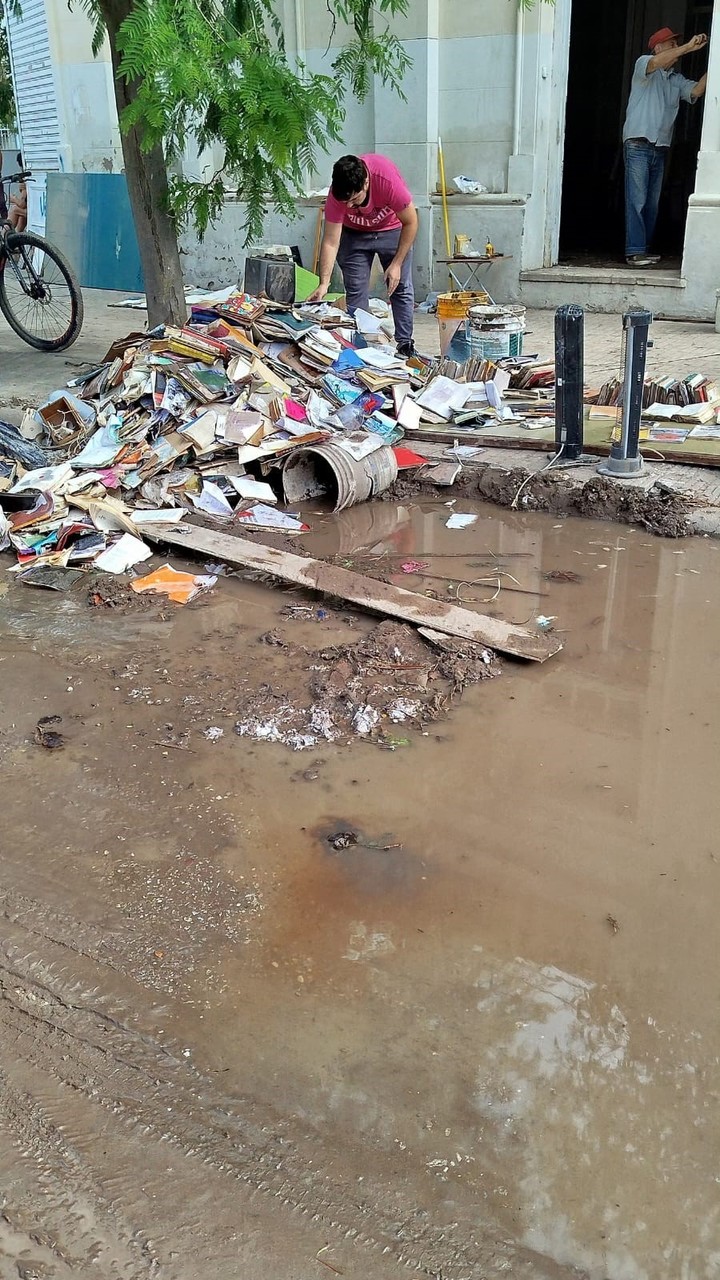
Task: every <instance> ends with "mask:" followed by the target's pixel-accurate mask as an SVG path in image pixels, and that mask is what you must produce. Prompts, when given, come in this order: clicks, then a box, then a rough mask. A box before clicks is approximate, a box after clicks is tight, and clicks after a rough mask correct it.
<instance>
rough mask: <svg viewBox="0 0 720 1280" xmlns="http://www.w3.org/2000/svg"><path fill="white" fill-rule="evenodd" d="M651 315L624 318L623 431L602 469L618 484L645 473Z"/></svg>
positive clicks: (632, 314) (634, 314)
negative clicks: (643, 433) (643, 419)
mask: <svg viewBox="0 0 720 1280" xmlns="http://www.w3.org/2000/svg"><path fill="white" fill-rule="evenodd" d="M652 319H653V318H652V312H651V311H645V310H642V311H626V312H625V315H624V316H623V330H624V333H625V381H624V383H623V392H622V427H621V432H620V439H619V440H618V441H616V442H615V444H614V445H613V446H612V448H611V450H610V457H609V458H608V460H607V462H603V463H601V464H600V466H599V467H598V471H599V472H600V474H601V475H604V476H613V477H614V478H615V479H616V480H622V479H624V478H625V479H626V478H628V477H630V476H636V475H638V474H639V473H640V472H641V471H642V466H643V460H642V454H641V453H640V417H641V414H642V407H643V405H642V402H643V389H644V386H645V361H646V360H647V351H648V347H651V346H652V342H650V341H649V339H648V333H649V330H650V325H651V324H652Z"/></svg>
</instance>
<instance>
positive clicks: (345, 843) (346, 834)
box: [327, 831, 358, 853]
mask: <svg viewBox="0 0 720 1280" xmlns="http://www.w3.org/2000/svg"><path fill="white" fill-rule="evenodd" d="M327 842H328V844H329V845H330V848H331V849H334V850H335V852H336V853H338V852H339V851H340V850H341V849H349V848H350V846H351V845H353V844H357V842H358V838H357V835H356V834H355V832H354V831H336V832H335V834H334V835H332V836H328V838H327Z"/></svg>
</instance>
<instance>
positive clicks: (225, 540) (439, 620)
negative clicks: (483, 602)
mask: <svg viewBox="0 0 720 1280" xmlns="http://www.w3.org/2000/svg"><path fill="white" fill-rule="evenodd" d="M145 536H146V537H147V538H151V537H152V538H153V539H154V540H155V541H157V542H162V543H163V544H164V545H168V546H172V547H177V548H178V550H183V551H195V552H197V553H198V554H199V555H202V556H208V557H210V558H211V559H213V560H223V561H225V562H226V563H227V564H232V565H239V566H241V567H242V568H245V569H257V570H260V571H261V572H263V573H269V574H271V575H272V576H273V577H275V578H280V579H281V580H282V581H283V582H292V583H294V584H295V585H296V586H300V587H307V588H308V589H309V590H311V591H321V592H323V594H325V595H328V596H335V597H337V598H339V599H341V600H347V601H348V603H349V604H355V605H359V606H360V607H361V608H363V609H369V610H370V611H371V612H372V613H382V614H385V615H387V617H390V618H401V619H402V620H403V621H404V622H412V623H413V624H414V625H415V626H418V627H422V626H425V627H432V628H434V630H435V631H442V632H443V633H444V634H445V635H449V636H458V637H459V638H460V639H462V640H473V641H475V642H476V643H477V644H485V645H488V646H489V648H491V649H497V651H498V652H499V653H509V654H511V655H512V656H513V657H515V658H527V659H529V660H530V661H532V662H544V661H545V659H546V658H550V657H551V656H552V655H553V654H554V653H557V652H558V650H559V649H561V648H562V644H561V643H560V641H559V640H558V639H557V637H555V636H551V635H542V634H541V633H539V632H535V631H528V630H527V628H525V627H518V626H515V625H514V624H513V623H510V622H503V621H502V619H500V618H489V617H487V616H486V615H485V614H482V613H474V612H473V610H472V609H462V608H460V607H459V606H458V605H455V604H445V603H443V601H441V600H429V599H427V598H426V597H425V596H419V595H416V594H415V592H413V591H406V590H404V588H403V587H394V586H391V585H390V584H389V583H386V582H377V581H376V579H374V578H367V577H365V576H364V575H363V574H361V573H353V572H352V571H351V570H350V569H343V568H340V567H339V566H337V565H334V564H327V563H326V562H325V561H324V560H315V559H305V558H304V557H303V556H296V555H293V554H292V552H290V551H279V550H277V549H276V548H275V547H266V546H264V545H263V544H262V543H258V542H249V541H248V540H247V539H246V538H241V537H238V536H236V535H235V534H229V533H216V532H215V531H214V530H212V529H201V528H198V527H197V526H193V525H186V526H185V527H183V528H178V529H174V530H172V531H165V530H163V531H162V532H160V531H159V530H158V531H153V533H152V534H151V533H150V530H147V532H146V533H145Z"/></svg>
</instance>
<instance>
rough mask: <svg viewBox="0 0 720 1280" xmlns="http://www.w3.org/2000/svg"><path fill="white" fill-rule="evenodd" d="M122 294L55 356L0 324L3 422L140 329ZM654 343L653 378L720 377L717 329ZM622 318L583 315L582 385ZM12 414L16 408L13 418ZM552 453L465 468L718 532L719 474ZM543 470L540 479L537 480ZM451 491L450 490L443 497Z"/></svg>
mask: <svg viewBox="0 0 720 1280" xmlns="http://www.w3.org/2000/svg"><path fill="white" fill-rule="evenodd" d="M125 296H127V295H125V294H117V293H110V292H105V291H100V290H85V291H84V301H85V324H84V326H83V331H82V333H81V335H80V337H79V339H78V341H77V342H76V343H75V345H74V346H73V347H71V348H70V349H69V350H68V351H64V352H60V353H59V354H57V355H46V354H44V353H42V352H39V351H34V350H33V349H32V348H31V347H28V346H26V345H25V343H23V342H21V341H20V339H19V338H17V337H16V336H15V334H14V333H12V332H11V330H10V329H9V328H8V327H7V325H5V324H4V322H3V323H2V324H0V416H6V417H8V418H11V419H13V418H15V419H16V418H17V416H18V415H17V410H19V409H21V408H23V407H27V406H30V407H35V406H36V405H37V404H38V403H39V402H40V401H41V400H42V399H44V398H45V397H46V396H47V395H49V393H50V392H52V391H54V390H56V389H57V388H59V387H62V386H64V385H65V383H66V382H67V381H68V380H69V379H70V378H72V377H73V376H75V375H76V374H77V373H79V372H80V371H81V369H84V368H88V367H92V366H93V365H96V364H99V363H100V362H101V361H102V359H103V357H104V356H105V353H106V352H107V350H108V347H109V346H110V345H111V343H112V342H113V341H114V340H115V339H116V338H118V337H122V336H124V335H125V334H127V333H131V332H139V331H142V330H143V328H144V326H145V320H146V317H145V313H144V312H142V311H131V310H121V309H117V308H110V307H109V306H108V303H110V302H114V301H118V300H120V299H121V298H122V297H125ZM527 321H528V329H527V334H526V339H525V350H526V351H527V352H529V353H533V352H537V353H538V354H539V355H541V356H547V357H552V355H553V351H554V324H555V315H554V312H552V311H530V312H528V317H527ZM651 337H652V340H653V346H652V348H651V350H650V353H649V357H648V364H647V369H648V373H651V374H653V375H656V376H659V375H668V376H669V375H673V376H677V377H682V376H684V375H686V374H688V373H694V372H698V371H701V372H703V373H705V374H708V375H709V376H711V377H714V378H715V379H717V380H719V381H720V333H716V331H715V329H714V327H713V326H712V325H710V324H689V323H684V322H679V321H678V322H675V321H668V320H663V321H657V322H656V323H655V324H654V325H653V326H652V330H651ZM416 342H417V345H418V347H419V349H420V350H421V351H424V352H427V353H428V354H434V353H437V352H438V351H439V344H438V330H437V322H436V320H435V317H434V316H428V315H423V314H418V315H417V317H416ZM621 352H622V321H621V317H620V316H613V315H595V314H588V315H586V318H585V382H586V384H587V385H591V386H599V385H600V384H601V383H602V382H604V381H605V380H606V379H607V378H610V377H612V376H614V375H618V374H620V373H621ZM13 410H15V411H16V412H15V413H13ZM420 448H421V451H422V452H424V453H426V454H427V455H428V456H434V457H437V456H439V455H441V454H442V446H439V445H429V446H427V447H425V446H424V445H423V446H420ZM548 461H549V459H548V456H547V455H546V454H542V453H534V452H530V451H523V450H517V449H484V450H483V451H482V453H481V455H480V456H479V457H478V459H477V460H476V462H475V463H473V464H472V465H470V466H468V467H467V468H466V479H467V481H468V482H469V483H470V484H471V485H472V487H473V492H475V493H476V494H477V496H482V497H486V498H489V499H491V500H492V501H495V502H498V503H500V504H501V505H508V502H509V500H510V498H509V495H514V493H515V492H516V490H517V488H518V487H519V486H520V485H521V484H522V483H523V482H524V481H525V480H528V479H529V478H530V479H529V482H528V484H527V485H526V486H525V487H524V489H523V493H522V495H521V499H520V500H519V505H520V507H521V509H539V510H548V511H554V512H557V513H558V514H569V513H574V514H583V513H587V514H588V515H594V516H598V515H606V516H607V517H608V518H612V519H620V520H633V521H635V520H638V521H640V522H642V523H646V524H647V527H648V528H652V529H654V531H655V532H658V533H665V534H670V535H672V536H678V535H681V534H684V533H706V534H711V535H712V536H720V469H718V470H715V469H708V468H703V467H688V466H684V465H678V464H673V463H663V462H648V463H647V464H646V467H645V470H644V472H643V475H642V476H640V477H638V478H637V479H636V480H632V481H627V480H625V481H608V480H600V478H599V477H598V476H597V472H596V467H595V465H589V466H586V467H583V468H578V467H577V466H575V467H571V468H567V469H562V470H560V469H557V470H556V469H553V470H552V471H549V470H547V465H548ZM539 472H542V473H543V474H542V476H539V477H538V479H532V477H534V476H536V475H537V473H539ZM445 492H446V493H447V491H445Z"/></svg>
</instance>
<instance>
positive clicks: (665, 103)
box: [623, 54, 696, 147]
mask: <svg viewBox="0 0 720 1280" xmlns="http://www.w3.org/2000/svg"><path fill="white" fill-rule="evenodd" d="M650 56H651V55H650V54H645V55H644V56H643V57H642V58H638V60H637V62H636V63H635V70H634V71H633V78H632V85H631V88H630V98H629V100H628V105H627V113H626V116H625V127H624V129H623V142H627V140H628V138H647V140H648V142H654V143H655V145H656V146H658V147H669V146H670V143H671V142H672V135H673V129H674V127H675V120H676V118H677V113H678V110H679V108H680V102H681V101H682V102H694V101H695V99H694V98H693V97H692V91H693V89H694V88H695V84H696V82H695V81H694V80H688V79H687V77H686V76H681V75H680V72H679V71H675V70H674V69H671V70H669V71H661V70H657V71H651V72H650V75H648V70H647V69H648V63H649V62H650Z"/></svg>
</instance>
